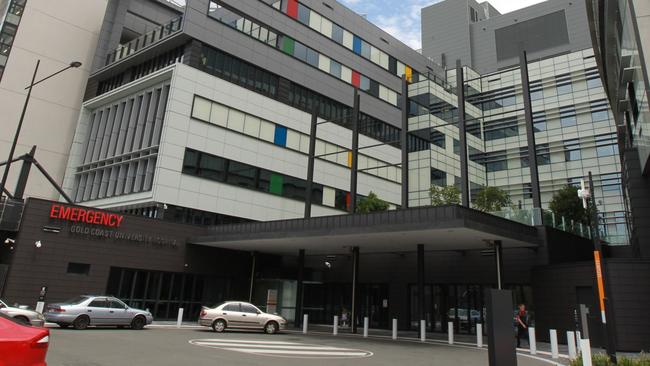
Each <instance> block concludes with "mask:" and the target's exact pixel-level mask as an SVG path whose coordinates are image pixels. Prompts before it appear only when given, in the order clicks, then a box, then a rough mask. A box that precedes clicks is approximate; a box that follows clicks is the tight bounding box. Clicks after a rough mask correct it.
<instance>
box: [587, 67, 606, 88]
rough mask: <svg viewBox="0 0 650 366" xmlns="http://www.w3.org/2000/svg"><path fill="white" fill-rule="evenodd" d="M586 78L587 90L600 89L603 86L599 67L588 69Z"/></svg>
mask: <svg viewBox="0 0 650 366" xmlns="http://www.w3.org/2000/svg"><path fill="white" fill-rule="evenodd" d="M585 78H586V79H587V89H594V88H600V87H601V86H602V85H603V84H602V82H601V81H600V73H599V72H598V68H597V67H592V68H589V69H586V70H585Z"/></svg>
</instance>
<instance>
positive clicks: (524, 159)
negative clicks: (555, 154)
mask: <svg viewBox="0 0 650 366" xmlns="http://www.w3.org/2000/svg"><path fill="white" fill-rule="evenodd" d="M519 156H521V167H522V168H528V167H529V166H530V161H529V159H528V147H522V148H520V149H519ZM550 163H551V150H550V148H549V145H548V144H537V166H540V165H549V164H550Z"/></svg>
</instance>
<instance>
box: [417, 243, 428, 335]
mask: <svg viewBox="0 0 650 366" xmlns="http://www.w3.org/2000/svg"><path fill="white" fill-rule="evenodd" d="M417 276H418V278H417V285H418V305H417V306H418V312H417V314H418V319H417V320H418V324H420V327H422V323H421V320H425V319H424V314H425V312H424V307H425V304H426V301H425V300H426V299H425V298H424V244H418V258H417ZM425 327H426V323H425ZM421 332H422V329H420V333H421Z"/></svg>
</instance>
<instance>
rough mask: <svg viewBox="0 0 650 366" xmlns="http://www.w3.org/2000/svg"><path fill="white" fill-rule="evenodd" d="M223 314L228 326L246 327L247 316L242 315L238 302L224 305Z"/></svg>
mask: <svg viewBox="0 0 650 366" xmlns="http://www.w3.org/2000/svg"><path fill="white" fill-rule="evenodd" d="M221 316H223V317H224V318H225V319H226V321H227V322H228V326H229V327H231V328H241V327H245V323H244V319H245V317H243V316H242V312H241V307H240V304H239V303H238V302H231V303H229V304H226V305H224V307H223V308H222V309H221Z"/></svg>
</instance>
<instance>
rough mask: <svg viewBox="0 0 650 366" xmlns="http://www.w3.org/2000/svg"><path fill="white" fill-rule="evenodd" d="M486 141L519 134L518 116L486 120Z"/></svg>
mask: <svg viewBox="0 0 650 366" xmlns="http://www.w3.org/2000/svg"><path fill="white" fill-rule="evenodd" d="M484 128H485V130H484V133H485V141H491V140H497V139H503V138H507V137H516V136H519V128H518V126H517V117H516V116H515V117H508V118H503V119H498V120H493V121H485V122H484Z"/></svg>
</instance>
